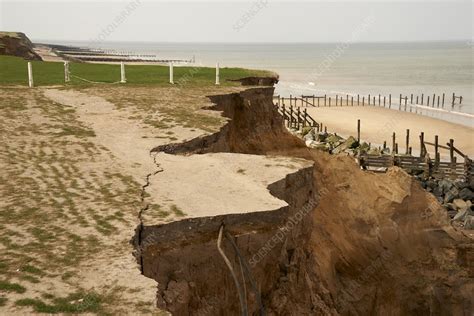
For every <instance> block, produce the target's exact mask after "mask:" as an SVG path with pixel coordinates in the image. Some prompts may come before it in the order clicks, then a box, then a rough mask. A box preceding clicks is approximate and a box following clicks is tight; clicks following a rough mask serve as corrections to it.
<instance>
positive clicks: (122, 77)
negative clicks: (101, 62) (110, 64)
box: [120, 61, 127, 83]
mask: <svg viewBox="0 0 474 316" xmlns="http://www.w3.org/2000/svg"><path fill="white" fill-rule="evenodd" d="M120 83H127V78H125V64H124V63H123V61H122V62H120Z"/></svg>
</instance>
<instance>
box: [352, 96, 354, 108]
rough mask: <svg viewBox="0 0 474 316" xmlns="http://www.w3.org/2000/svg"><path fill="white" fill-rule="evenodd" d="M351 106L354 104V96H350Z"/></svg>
mask: <svg viewBox="0 0 474 316" xmlns="http://www.w3.org/2000/svg"><path fill="white" fill-rule="evenodd" d="M351 106H354V96H351Z"/></svg>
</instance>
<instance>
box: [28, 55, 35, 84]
mask: <svg viewBox="0 0 474 316" xmlns="http://www.w3.org/2000/svg"><path fill="white" fill-rule="evenodd" d="M28 86H29V87H30V88H33V87H34V82H33V66H32V65H31V61H29V62H28Z"/></svg>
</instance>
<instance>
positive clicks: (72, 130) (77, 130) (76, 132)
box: [56, 126, 95, 137]
mask: <svg viewBox="0 0 474 316" xmlns="http://www.w3.org/2000/svg"><path fill="white" fill-rule="evenodd" d="M56 136H76V137H95V133H94V131H93V130H90V129H85V128H82V127H79V126H62V131H61V132H59V133H57V134H56Z"/></svg>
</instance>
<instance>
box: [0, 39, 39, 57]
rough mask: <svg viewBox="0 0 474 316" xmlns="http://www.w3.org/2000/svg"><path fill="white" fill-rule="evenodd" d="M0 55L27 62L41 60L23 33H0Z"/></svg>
mask: <svg viewBox="0 0 474 316" xmlns="http://www.w3.org/2000/svg"><path fill="white" fill-rule="evenodd" d="M0 55H11V56H17V57H22V58H24V59H27V60H42V59H41V57H40V56H39V55H38V54H37V53H35V52H34V50H33V43H32V42H31V41H30V39H29V38H28V37H26V35H25V34H24V33H19V32H0Z"/></svg>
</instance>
